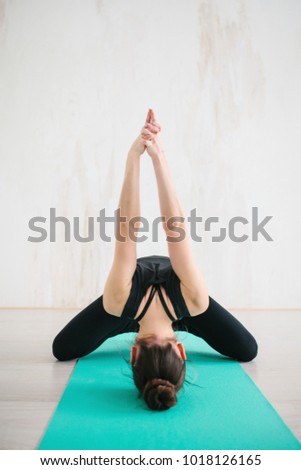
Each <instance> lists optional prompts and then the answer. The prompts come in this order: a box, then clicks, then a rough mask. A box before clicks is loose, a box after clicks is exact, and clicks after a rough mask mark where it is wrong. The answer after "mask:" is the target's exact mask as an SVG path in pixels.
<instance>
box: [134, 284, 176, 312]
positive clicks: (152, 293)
mask: <svg viewBox="0 0 301 470" xmlns="http://www.w3.org/2000/svg"><path fill="white" fill-rule="evenodd" d="M156 291H158V294H159V297H160V300H161V304H162V305H163V308H164V310H165V312H166V314H167V316H168V317H169V318H170V320H172V321H175V320H176V318H174V317H173V316H172V314H171V313H170V311H169V310H168V307H167V305H166V302H165V300H164V297H163V294H162V292H161V289H160V285H159V284H154V285H153V286H152V290H151V292H150V295H149V297H148V299H147V302H146V304H145V305H144V308H143V310H142V312H141V313H140V315H139V317H138V318H135V320H136V321H140V320H141V319H142V318H143V317H144V315H145V314H146V311H147V309H148V307H149V306H150V303H151V301H152V300H153V297H154V295H155V293H156Z"/></svg>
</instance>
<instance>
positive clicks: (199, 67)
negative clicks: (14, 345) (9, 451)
mask: <svg viewBox="0 0 301 470" xmlns="http://www.w3.org/2000/svg"><path fill="white" fill-rule="evenodd" d="M300 14H301V3H300V2H299V1H298V0H273V1H272V0H265V1H262V0H247V1H246V0H227V1H226V0H219V1H217V0H187V1H186V0H185V1H184V0H182V1H180V0H173V1H172V0H152V1H151V2H150V1H148V0H147V1H146V0H127V1H125V0H104V1H101V0H98V1H92V0H44V1H40V0H12V1H8V0H7V1H5V0H4V1H3V0H2V1H0V67H1V70H0V110H1V111H0V112H1V127H0V130H1V137H0V158H1V175H0V184H1V187H0V197H1V278H0V282H1V290H0V292H1V299H0V305H2V306H49V307H52V306H57V307H65V306H66V307H67V306H75V307H80V306H84V305H86V304H87V303H88V302H90V301H92V300H94V298H96V297H98V296H99V295H100V294H101V291H102V287H103V284H104V281H105V277H106V275H107V273H108V269H109V266H110V263H111V259H112V255H113V249H114V243H113V242H112V243H111V244H109V243H106V242H104V241H101V240H100V239H99V238H98V237H96V239H95V242H93V243H78V242H77V241H74V240H72V241H71V242H70V243H64V241H63V237H62V232H60V233H61V236H60V237H59V240H58V241H57V242H56V243H50V241H49V238H48V239H47V241H44V242H43V243H30V242H29V241H27V238H28V236H29V235H33V234H32V233H31V232H30V230H29V228H28V221H29V219H30V218H31V217H34V216H38V215H40V216H44V217H47V218H49V209H50V207H55V208H56V210H57V214H59V215H63V216H66V217H69V218H72V217H74V216H79V217H80V219H81V222H82V233H83V234H84V230H85V229H87V222H86V221H87V217H88V216H92V217H97V215H98V211H99V210H100V209H102V208H106V212H107V215H111V216H112V215H113V211H114V209H115V208H116V206H117V202H118V198H119V192H120V187H121V183H122V178H123V170H124V164H125V157H126V154H127V150H128V148H129V146H130V144H131V142H132V141H133V140H134V138H135V137H136V136H137V135H138V133H139V131H140V128H141V127H142V125H143V122H144V118H145V114H146V111H147V109H148V107H153V108H154V109H155V111H156V114H157V117H158V120H159V121H160V122H161V124H162V126H163V135H162V139H163V142H164V144H165V148H166V154H167V156H168V159H169V162H170V165H171V167H172V172H173V176H174V179H175V182H176V186H177V187H178V190H179V195H180V199H181V201H182V203H183V206H184V208H185V210H186V213H188V212H189V211H190V210H191V209H193V208H196V209H197V215H199V216H203V217H209V216H218V217H220V220H221V223H222V224H225V223H226V224H227V223H228V221H229V219H231V217H233V216H237V215H239V216H244V217H246V218H248V219H249V220H250V219H251V208H252V207H258V208H259V217H260V218H261V217H262V218H264V217H265V216H267V215H272V216H273V219H272V220H271V221H270V222H269V223H268V224H267V226H266V228H267V230H268V232H269V233H270V235H271V236H272V237H273V238H274V241H273V242H267V241H266V240H265V239H263V238H262V237H260V238H259V241H258V242H254V241H252V240H248V241H246V242H244V243H234V242H233V241H231V240H229V238H227V239H226V241H224V242H221V243H212V241H211V239H210V234H208V233H207V234H206V233H205V234H204V233H203V235H204V242H202V243H199V242H195V243H194V244H193V249H194V252H195V255H196V256H197V258H198V264H199V266H200V268H202V269H203V271H204V273H205V275H206V278H207V282H208V284H209V287H210V292H211V295H212V296H214V297H215V298H216V299H217V300H218V301H220V302H222V303H224V304H225V305H226V306H228V307H238V308H239V307H245V308H253V307H258V308H269V307H270V308H274V307H276V308H281V307H290V308H296V307H299V308H300V307H301V294H300V254H301V253H300V252H301V249H300V245H301V244H300V232H301V223H300V209H299V204H300V200H301V198H300V169H301V164H300V157H301V155H300V148H301V144H300V133H301V119H300V118H301V112H300V110H301V93H300V83H301V73H300V72H301V63H300V54H301V22H300V16H301V15H300ZM141 170H142V175H141V186H142V192H141V204H142V215H144V216H145V217H148V218H150V220H151V219H152V218H154V217H156V216H158V215H159V205H158V201H157V195H156V187H155V180H154V177H153V174H152V172H151V171H152V168H151V165H150V161H149V159H148V156H147V155H146V154H145V156H144V157H143V160H142V165H141ZM202 228H203V226H202V225H200V226H199V229H198V233H199V234H201V232H202ZM108 232H110V230H108ZM241 233H243V231H241V230H240V231H238V234H241ZM246 233H247V234H250V230H249V229H247V231H246ZM112 234H113V231H112V230H111V235H112ZM214 234H216V231H215V232H214ZM150 236H151V234H149V237H150ZM148 253H158V254H167V252H166V246H165V243H164V237H163V234H162V231H161V232H160V238H159V242H158V243H151V241H149V242H144V243H141V244H139V245H138V256H143V255H145V254H148Z"/></svg>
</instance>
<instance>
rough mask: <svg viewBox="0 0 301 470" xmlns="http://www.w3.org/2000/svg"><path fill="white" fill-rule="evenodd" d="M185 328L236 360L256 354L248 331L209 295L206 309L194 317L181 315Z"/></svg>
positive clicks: (251, 357)
mask: <svg viewBox="0 0 301 470" xmlns="http://www.w3.org/2000/svg"><path fill="white" fill-rule="evenodd" d="M180 322H181V323H182V324H184V325H186V330H187V331H188V332H189V333H192V334H193V335H196V336H199V337H200V338H203V339H204V340H205V341H206V342H207V343H208V344H209V345H210V346H211V347H212V348H214V349H215V350H216V351H218V352H219V353H221V354H224V355H225V356H229V357H232V358H233V359H236V360H238V361H242V362H247V361H251V360H252V359H254V357H256V355H257V349H258V346H257V342H256V340H255V338H254V337H253V336H252V335H251V333H249V331H248V330H247V329H246V328H245V327H244V326H243V325H242V324H241V323H240V322H239V321H238V320H237V319H236V318H235V317H233V315H231V313H229V312H228V311H227V310H226V309H225V308H224V307H222V306H221V305H219V304H218V303H217V302H216V301H215V300H214V299H212V298H211V297H209V307H208V309H207V310H206V311H205V312H204V313H202V314H200V315H197V316H195V317H183V318H182V319H181V320H180Z"/></svg>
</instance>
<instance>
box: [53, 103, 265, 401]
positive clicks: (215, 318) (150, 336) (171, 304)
mask: <svg viewBox="0 0 301 470" xmlns="http://www.w3.org/2000/svg"><path fill="white" fill-rule="evenodd" d="M160 132H161V127H160V125H159V124H158V122H157V121H156V119H155V116H154V112H153V111H152V110H151V109H150V110H149V111H148V114H147V118H146V122H145V125H144V127H143V128H142V130H141V133H140V135H139V136H138V137H137V139H136V140H135V141H134V143H133V144H132V146H131V148H130V150H129V152H128V156H127V161H126V168H125V176H124V181H123V186H122V190H121V195H120V200H119V206H118V208H119V210H120V223H119V227H118V228H119V230H117V233H118V236H116V237H115V253H114V259H113V262H112V266H111V269H110V272H109V275H108V277H107V280H106V283H105V286H104V291H103V294H102V295H101V296H100V297H99V298H98V299H97V300H95V301H94V302H93V303H92V304H90V305H89V306H88V307H86V308H85V309H84V310H82V311H81V312H80V313H79V314H78V315H77V316H76V317H74V318H73V319H72V320H71V321H70V322H69V323H68V324H67V325H66V326H65V327H64V328H63V330H62V331H61V332H60V333H59V334H58V335H57V336H56V338H55V339H54V342H53V354H54V356H55V357H56V358H57V359H59V360H61V361H64V360H70V359H75V358H79V357H81V356H84V355H86V354H89V353H90V352H92V351H93V350H95V349H96V348H97V347H98V346H99V345H100V344H102V343H103V342H104V341H105V340H106V339H108V338H110V337H112V336H115V335H118V334H121V333H127V332H137V333H138V334H137V336H136V339H135V343H134V345H133V346H132V349H131V360H130V361H131V364H132V370H133V377H134V382H135V385H136V386H137V388H138V390H139V391H140V393H141V395H142V396H143V398H144V400H145V401H146V403H147V405H148V406H149V407H150V408H151V409H153V410H165V409H168V408H170V407H171V406H174V405H175V404H176V402H177V397H176V394H177V392H178V390H179V389H180V388H181V387H182V385H183V382H184V379H185V370H186V365H185V360H186V355H185V350H184V346H183V344H181V343H179V342H178V341H177V337H176V335H175V331H177V330H186V331H188V332H189V333H192V334H194V335H196V336H199V337H201V338H203V339H204V340H205V341H206V342H207V343H208V344H209V345H210V346H212V347H213V348H214V349H215V350H216V351H218V352H219V353H221V354H223V355H226V356H229V357H231V358H233V359H236V360H238V361H251V360H252V359H253V358H254V357H255V356H256V354H257V343H256V341H255V339H254V338H253V336H252V335H251V334H250V333H249V332H248V331H247V330H246V328H245V327H244V326H243V325H242V324H241V323H240V322H239V321H238V320H237V319H236V318H234V317H233V316H232V315H231V314H230V313H229V312H228V311H227V310H225V309H224V308H223V307H222V306H221V305H219V304H218V303H217V302H216V301H215V300H214V299H212V298H211V297H210V296H209V295H208V292H207V288H206V285H205V282H204V279H203V276H202V274H201V272H200V271H199V269H198V267H197V265H196V263H195V260H194V258H193V254H192V248H191V243H190V238H189V236H188V234H189V232H188V230H187V227H186V222H185V217H184V213H183V210H182V207H181V205H180V202H179V200H178V197H177V193H176V190H175V187H174V184H173V181H172V178H171V174H170V171H169V167H168V164H167V160H166V156H165V154H164V150H163V147H162V143H161V141H160V137H159V136H160ZM145 150H146V151H147V153H148V155H149V157H150V158H151V159H152V164H153V168H154V171H155V175H156V180H157V187H158V195H159V201H160V210H161V216H162V221H163V223H162V225H163V229H164V231H165V233H166V237H167V238H166V240H167V246H168V253H169V257H167V256H158V255H152V256H146V257H141V258H138V259H137V252H136V241H135V236H134V234H135V222H137V221H139V217H140V197H139V172H140V158H141V156H142V154H143V153H144V151H145ZM136 228H137V227H136ZM179 234H180V236H179ZM183 234H184V236H183ZM119 235H120V236H119Z"/></svg>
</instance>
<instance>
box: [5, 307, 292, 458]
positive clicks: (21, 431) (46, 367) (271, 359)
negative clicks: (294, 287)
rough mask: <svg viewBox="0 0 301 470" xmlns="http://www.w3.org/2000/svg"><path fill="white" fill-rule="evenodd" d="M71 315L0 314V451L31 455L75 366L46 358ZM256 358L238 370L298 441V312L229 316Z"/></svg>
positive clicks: (55, 312) (8, 312)
mask: <svg viewBox="0 0 301 470" xmlns="http://www.w3.org/2000/svg"><path fill="white" fill-rule="evenodd" d="M75 313H77V312H75V311H74V310H72V311H66V310H65V311H59V310H53V311H51V310H0V449H35V448H36V447H37V445H38V443H39V440H40V439H41V437H42V435H43V433H44V431H45V429H46V427H47V424H48V422H49V420H50V418H51V415H52V413H53V411H54V410H55V407H56V405H57V403H58V401H59V399H60V397H61V395H62V392H63V390H64V388H65V386H66V384H67V382H68V379H69V377H70V374H71V373H72V370H73V367H74V365H75V361H70V362H57V361H56V360H55V359H54V358H53V357H52V354H51V342H52V339H53V337H54V336H55V335H56V333H57V332H58V331H59V330H60V329H61V328H62V327H63V326H64V325H65V324H66V323H67V321H68V320H69V319H71V318H72V317H73V316H74V314H75ZM233 314H234V315H235V316H236V317H237V318H238V319H239V320H240V321H242V323H244V325H245V326H246V327H247V328H248V329H249V330H250V331H251V332H252V333H253V334H254V336H255V337H256V339H257V341H258V343H259V355H258V357H257V358H256V359H255V360H254V361H253V362H251V363H247V364H244V365H243V367H244V368H245V370H246V371H247V373H248V374H249V375H250V376H251V378H252V379H253V380H254V382H255V383H256V384H257V386H258V387H259V388H260V390H261V391H262V392H263V394H264V395H265V396H266V397H267V398H268V400H269V401H270V402H271V403H272V405H273V406H274V407H275V408H276V410H277V411H278V413H279V414H280V415H281V416H282V418H283V419H284V421H285V422H286V423H287V424H288V426H289V427H290V428H291V430H292V431H293V432H294V434H295V435H296V436H297V437H298V438H299V439H301V374H300V371H301V342H300V332H301V311H245V312H237V311H235V312H234V311H233Z"/></svg>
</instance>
